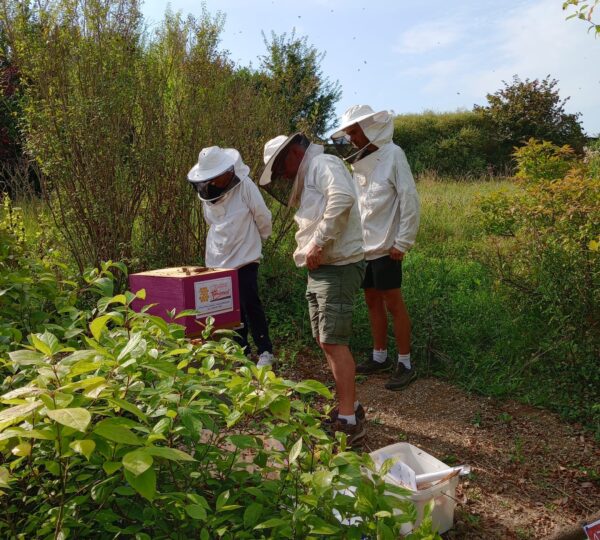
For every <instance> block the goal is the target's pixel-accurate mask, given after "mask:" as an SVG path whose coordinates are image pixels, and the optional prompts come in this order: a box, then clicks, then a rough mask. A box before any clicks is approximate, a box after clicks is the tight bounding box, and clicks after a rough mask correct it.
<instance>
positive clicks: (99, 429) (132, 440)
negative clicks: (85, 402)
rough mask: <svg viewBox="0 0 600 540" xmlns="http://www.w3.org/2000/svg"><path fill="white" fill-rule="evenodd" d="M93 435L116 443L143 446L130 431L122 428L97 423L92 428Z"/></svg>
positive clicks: (142, 442)
mask: <svg viewBox="0 0 600 540" xmlns="http://www.w3.org/2000/svg"><path fill="white" fill-rule="evenodd" d="M94 433H95V434H96V435H99V436H100V437H103V438H105V439H108V440H109V441H113V442H116V443H120V444H131V445H134V446H144V441H142V440H141V439H140V438H139V437H138V436H137V435H135V433H133V432H132V431H131V430H130V429H128V428H126V427H123V426H118V425H109V424H102V423H99V424H98V425H97V426H96V427H95V428H94Z"/></svg>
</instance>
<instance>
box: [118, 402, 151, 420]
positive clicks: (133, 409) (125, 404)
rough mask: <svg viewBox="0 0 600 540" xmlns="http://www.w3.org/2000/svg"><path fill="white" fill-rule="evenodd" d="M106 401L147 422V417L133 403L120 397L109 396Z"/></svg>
mask: <svg viewBox="0 0 600 540" xmlns="http://www.w3.org/2000/svg"><path fill="white" fill-rule="evenodd" d="M108 401H109V402H110V403H112V404H113V405H116V406H117V407H120V408H121V409H123V410H124V411H127V412H130V413H131V414H134V415H135V416H137V417H138V418H139V419H140V420H143V421H144V422H148V417H147V416H146V415H145V414H144V413H143V412H142V411H141V410H140V409H139V408H138V407H136V406H135V405H134V404H133V403H129V401H125V400H124V399H120V398H109V399H108Z"/></svg>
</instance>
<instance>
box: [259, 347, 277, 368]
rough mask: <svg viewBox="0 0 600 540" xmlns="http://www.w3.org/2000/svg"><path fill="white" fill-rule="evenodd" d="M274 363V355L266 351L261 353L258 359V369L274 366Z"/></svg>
mask: <svg viewBox="0 0 600 540" xmlns="http://www.w3.org/2000/svg"><path fill="white" fill-rule="evenodd" d="M274 363H275V357H274V356H273V353H270V352H269V351H265V352H263V353H261V354H260V356H259V357H258V362H256V367H265V366H272V365H273V364H274Z"/></svg>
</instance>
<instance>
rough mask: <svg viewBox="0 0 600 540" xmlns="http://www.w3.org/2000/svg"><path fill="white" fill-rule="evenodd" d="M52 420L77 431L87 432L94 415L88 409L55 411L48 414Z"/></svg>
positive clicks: (77, 408) (78, 408) (75, 408)
mask: <svg viewBox="0 0 600 540" xmlns="http://www.w3.org/2000/svg"><path fill="white" fill-rule="evenodd" d="M46 414H47V415H48V416H49V417H50V418H52V420H54V421H55V422H58V423H59V424H62V425H63V426H67V427H70V428H73V429H76V430H77V431H85V430H86V428H87V426H88V424H89V423H90V420H91V419H92V415H91V414H90V413H89V411H88V410H87V409H82V408H81V407H73V408H71V409H55V410H53V411H50V410H49V411H48V412H47V413H46Z"/></svg>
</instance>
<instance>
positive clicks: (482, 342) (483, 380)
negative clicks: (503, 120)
mask: <svg viewBox="0 0 600 540" xmlns="http://www.w3.org/2000/svg"><path fill="white" fill-rule="evenodd" d="M513 189H516V188H515V186H514V185H513V184H511V183H510V182H508V181H480V182H456V181H444V180H435V179H432V178H425V179H422V180H420V181H419V183H418V190H419V194H420V197H421V226H420V230H419V235H418V238H417V243H416V245H415V247H414V248H413V249H412V250H411V252H410V253H409V255H408V256H407V257H406V259H405V263H404V278H403V279H404V281H403V294H404V298H405V300H406V303H407V306H408V309H409V313H410V316H411V320H412V326H413V335H412V341H413V345H412V353H413V357H414V358H415V363H416V365H417V367H418V370H419V372H420V373H421V374H427V375H431V374H433V375H436V376H440V377H443V378H445V379H447V380H450V381H452V382H454V383H455V384H458V385H460V386H462V387H464V388H465V389H467V390H469V391H474V392H477V393H481V394H484V395H489V396H495V397H511V398H517V399H520V400H521V401H523V402H526V403H530V404H534V405H540V406H544V407H547V408H550V409H553V410H556V411H558V412H560V413H561V414H563V415H564V416H565V417H567V418H570V419H572V420H573V419H577V420H582V421H584V422H586V423H587V424H588V425H592V424H593V422H594V413H593V412H592V406H591V404H590V403H587V402H586V400H585V397H584V396H583V394H581V396H580V395H578V393H577V384H578V383H577V381H578V380H579V378H580V377H581V376H583V375H582V373H579V370H578V369H573V370H572V371H570V372H568V373H566V372H561V371H560V370H556V369H554V368H553V364H552V363H551V360H552V359H551V358H548V357H545V358H544V361H543V362H540V361H539V352H540V351H539V344H540V343H542V342H543V341H544V338H545V337H546V339H547V336H548V334H549V332H551V331H552V328H551V327H550V326H549V325H550V324H551V322H549V321H547V320H545V319H544V318H543V317H542V316H540V314H539V313H535V312H531V311H528V310H527V309H523V307H522V305H521V304H520V302H519V298H518V296H517V295H518V293H517V292H515V291H513V290H509V289H507V288H505V287H504V286H503V285H502V284H501V283H500V281H499V280H498V277H497V276H495V275H494V274H493V273H492V271H491V270H490V269H489V268H488V267H487V266H485V264H484V263H482V262H481V261H480V258H481V257H480V251H481V249H482V248H483V247H484V246H485V245H486V244H487V243H488V242H489V238H488V237H487V236H486V235H485V233H484V232H483V230H482V226H481V222H480V220H479V219H478V211H477V198H478V197H479V196H482V195H486V194H489V193H492V192H494V191H498V190H513ZM292 245H293V238H289V239H288V241H287V244H286V245H285V247H284V248H280V250H279V252H278V254H277V256H276V257H275V258H274V259H273V258H272V259H270V260H269V259H267V260H266V261H264V263H263V265H262V271H261V272H262V273H261V275H262V277H261V279H262V291H263V296H264V303H265V305H266V306H267V310H268V317H269V320H270V325H271V329H272V333H273V335H274V338H275V340H276V342H277V343H278V344H279V347H280V349H281V350H282V351H283V352H284V354H285V355H287V356H291V351H299V350H301V349H303V348H305V347H307V346H309V347H314V344H313V340H312V338H311V336H310V327H309V324H308V315H307V308H306V302H305V299H304V290H305V287H306V277H305V272H304V271H301V270H298V269H295V268H294V266H293V263H292V261H291V251H292ZM353 330H354V333H353V337H352V340H351V348H352V350H353V352H354V355H355V357H356V358H360V357H361V356H362V355H364V354H366V353H368V351H369V350H370V348H371V337H370V329H369V320H368V314H367V308H366V305H365V302H364V298H363V296H362V295H359V297H358V298H357V301H356V309H355V312H354V328H353ZM389 343H390V346H389V350H390V352H391V353H392V354H393V353H394V345H393V343H394V339H393V334H392V333H391V325H390V327H389ZM314 350H315V352H316V347H314ZM556 354H558V355H560V352H559V351H557V352H556ZM582 369H583V368H582ZM592 427H593V426H592Z"/></svg>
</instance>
